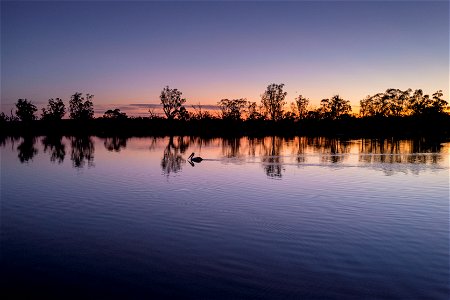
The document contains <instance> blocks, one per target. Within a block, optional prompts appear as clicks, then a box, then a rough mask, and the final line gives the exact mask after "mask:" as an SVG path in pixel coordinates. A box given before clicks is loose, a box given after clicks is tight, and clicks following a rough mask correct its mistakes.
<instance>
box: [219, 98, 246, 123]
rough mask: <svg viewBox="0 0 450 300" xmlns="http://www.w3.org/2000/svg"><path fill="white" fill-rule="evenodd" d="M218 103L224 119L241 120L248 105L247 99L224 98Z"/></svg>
mask: <svg viewBox="0 0 450 300" xmlns="http://www.w3.org/2000/svg"><path fill="white" fill-rule="evenodd" d="M217 105H218V106H219V108H220V111H221V113H222V119H228V120H235V121H240V120H241V118H242V114H243V113H244V112H245V108H246V107H247V99H233V100H228V99H222V100H220V101H219V102H217Z"/></svg>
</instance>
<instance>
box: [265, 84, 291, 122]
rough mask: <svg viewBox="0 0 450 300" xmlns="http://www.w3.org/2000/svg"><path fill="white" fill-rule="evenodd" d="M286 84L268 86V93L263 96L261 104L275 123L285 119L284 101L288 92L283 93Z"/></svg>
mask: <svg viewBox="0 0 450 300" xmlns="http://www.w3.org/2000/svg"><path fill="white" fill-rule="evenodd" d="M283 87H284V84H283V83H281V84H276V83H272V84H270V85H268V86H267V89H266V91H265V92H264V94H263V95H262V96H261V103H262V105H263V106H264V108H265V110H266V111H267V113H268V114H269V117H270V119H271V120H273V121H277V120H280V119H281V118H282V117H283V106H284V105H285V104H286V102H285V101H284V99H285V98H286V95H287V92H283Z"/></svg>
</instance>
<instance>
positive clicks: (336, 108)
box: [320, 95, 352, 120]
mask: <svg viewBox="0 0 450 300" xmlns="http://www.w3.org/2000/svg"><path fill="white" fill-rule="evenodd" d="M320 105H321V111H322V114H323V116H324V117H325V118H327V119H332V120H336V119H339V118H341V117H342V116H343V115H347V114H349V113H350V112H351V111H352V107H351V106H350V101H348V100H344V99H342V98H341V97H339V95H335V96H333V97H331V99H323V100H322V101H321V102H320Z"/></svg>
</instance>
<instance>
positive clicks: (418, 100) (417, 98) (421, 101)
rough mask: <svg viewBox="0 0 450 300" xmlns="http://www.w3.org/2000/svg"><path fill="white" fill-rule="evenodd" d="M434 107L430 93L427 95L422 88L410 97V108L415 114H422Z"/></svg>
mask: <svg viewBox="0 0 450 300" xmlns="http://www.w3.org/2000/svg"><path fill="white" fill-rule="evenodd" d="M432 107H433V100H432V99H430V96H429V95H425V94H424V93H423V91H422V90H421V89H418V90H415V91H414V93H413V95H412V96H411V97H410V99H409V108H410V109H411V112H412V114H413V115H420V114H423V113H426V112H429V111H430V109H431V108H432Z"/></svg>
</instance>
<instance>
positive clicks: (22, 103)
mask: <svg viewBox="0 0 450 300" xmlns="http://www.w3.org/2000/svg"><path fill="white" fill-rule="evenodd" d="M16 109H17V110H16V116H17V117H18V118H19V119H20V120H21V121H33V120H36V116H35V115H34V113H35V112H36V111H37V108H36V105H34V104H33V103H31V101H28V100H27V99H19V100H17V103H16Z"/></svg>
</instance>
